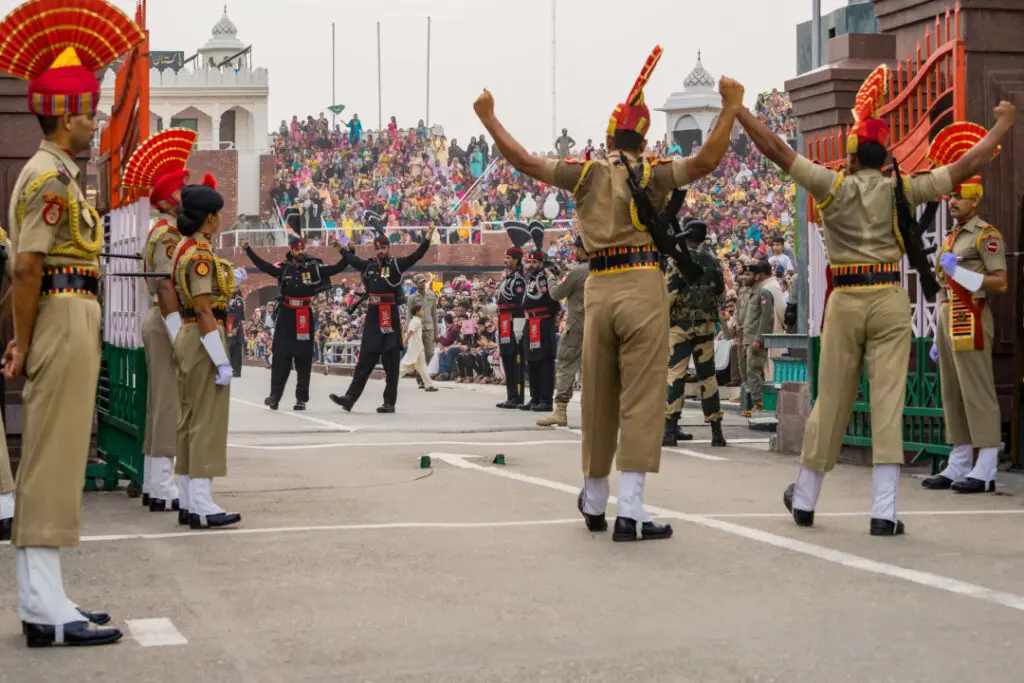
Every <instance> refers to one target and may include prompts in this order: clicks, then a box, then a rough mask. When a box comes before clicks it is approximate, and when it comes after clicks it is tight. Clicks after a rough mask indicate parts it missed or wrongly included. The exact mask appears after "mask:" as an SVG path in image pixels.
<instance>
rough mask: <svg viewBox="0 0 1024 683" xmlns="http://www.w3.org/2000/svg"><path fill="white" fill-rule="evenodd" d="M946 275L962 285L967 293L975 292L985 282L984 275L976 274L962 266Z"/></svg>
mask: <svg viewBox="0 0 1024 683" xmlns="http://www.w3.org/2000/svg"><path fill="white" fill-rule="evenodd" d="M947 275H949V277H951V278H953V279H954V280H956V281H957V282H959V283H960V284H961V285H963V286H964V287H965V288H966V289H967V291H968V292H977V291H978V290H980V289H981V285H982V284H983V283H984V282H985V274H984V273H976V272H975V271H973V270H968V269H967V268H964V267H963V266H957V267H956V270H954V271H953V272H952V273H947Z"/></svg>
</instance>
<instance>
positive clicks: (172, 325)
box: [164, 311, 181, 344]
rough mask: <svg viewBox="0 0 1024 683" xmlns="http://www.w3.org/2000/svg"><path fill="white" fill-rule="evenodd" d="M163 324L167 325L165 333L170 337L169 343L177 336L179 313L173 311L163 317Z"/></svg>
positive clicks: (179, 323)
mask: <svg viewBox="0 0 1024 683" xmlns="http://www.w3.org/2000/svg"><path fill="white" fill-rule="evenodd" d="M164 325H166V326H167V334H169V335H170V337H171V343H172V344H173V343H174V340H175V339H177V337H178V332H180V331H181V314H180V313H178V312H177V311H175V312H174V313H171V314H169V315H168V316H167V317H166V318H164Z"/></svg>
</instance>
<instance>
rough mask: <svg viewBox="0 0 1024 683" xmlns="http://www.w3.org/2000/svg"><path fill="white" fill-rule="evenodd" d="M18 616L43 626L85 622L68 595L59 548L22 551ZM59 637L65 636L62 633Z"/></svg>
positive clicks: (18, 567) (17, 557)
mask: <svg viewBox="0 0 1024 683" xmlns="http://www.w3.org/2000/svg"><path fill="white" fill-rule="evenodd" d="M15 571H16V573H17V580H18V613H19V615H20V616H21V620H22V621H25V622H28V623H30V624H40V625H43V626H63V625H64V624H69V623H72V622H76V621H85V617H83V616H82V615H81V614H80V613H79V612H78V610H77V609H75V605H74V603H72V602H71V601H70V600H69V599H68V596H67V595H65V593H64V582H63V580H62V579H61V572H60V551H59V550H58V549H56V548H18V549H17V552H16V554H15ZM58 635H61V634H60V633H58Z"/></svg>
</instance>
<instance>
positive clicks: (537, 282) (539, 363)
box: [519, 222, 562, 413]
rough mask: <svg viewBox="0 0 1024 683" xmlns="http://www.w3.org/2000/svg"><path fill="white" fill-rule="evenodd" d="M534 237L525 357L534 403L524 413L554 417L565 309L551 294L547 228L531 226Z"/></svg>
mask: <svg viewBox="0 0 1024 683" xmlns="http://www.w3.org/2000/svg"><path fill="white" fill-rule="evenodd" d="M530 236H531V237H532V238H533V241H534V242H535V243H536V245H537V249H536V250H535V251H532V252H530V254H529V255H527V257H526V293H525V294H524V295H523V313H524V314H525V315H526V333H525V334H524V335H523V337H524V340H523V343H524V347H525V350H524V356H525V357H526V361H527V363H528V364H529V373H530V402H529V403H526V404H523V405H521V406H519V409H520V410H532V411H534V412H537V413H550V412H551V411H552V410H553V409H554V404H553V400H554V395H555V354H556V353H557V351H558V342H557V341H556V340H555V319H556V318H557V316H558V314H559V312H560V311H561V310H562V305H561V304H559V303H558V302H557V301H555V300H554V299H552V298H551V295H550V294H548V276H547V274H546V273H545V272H544V261H545V260H546V254H545V253H544V226H543V225H541V224H540V223H536V222H535V223H532V224H531V225H530Z"/></svg>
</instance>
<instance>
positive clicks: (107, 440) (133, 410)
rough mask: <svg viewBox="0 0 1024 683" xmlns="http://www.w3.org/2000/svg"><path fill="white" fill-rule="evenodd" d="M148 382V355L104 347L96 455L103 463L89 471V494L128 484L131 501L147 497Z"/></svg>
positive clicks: (98, 398) (86, 474) (97, 412)
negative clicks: (144, 486) (144, 475)
mask: <svg viewBox="0 0 1024 683" xmlns="http://www.w3.org/2000/svg"><path fill="white" fill-rule="evenodd" d="M147 377H148V376H147V374H146V354H145V350H144V349H142V348H137V349H126V348H121V347H117V346H114V345H112V344H109V343H104V344H103V359H102V361H101V362H100V380H99V385H98V387H97V390H96V416H97V420H98V425H97V429H96V452H97V454H98V455H99V457H100V459H101V460H102V462H100V463H92V464H90V465H89V466H88V467H87V468H86V471H85V489H86V490H87V491H98V490H103V491H114V490H116V489H117V486H118V484H119V483H120V482H121V480H127V481H128V495H129V496H130V497H132V498H137V497H138V496H139V495H141V494H142V463H143V454H142V440H143V438H144V437H145V433H146V390H147V385H148V380H147Z"/></svg>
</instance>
